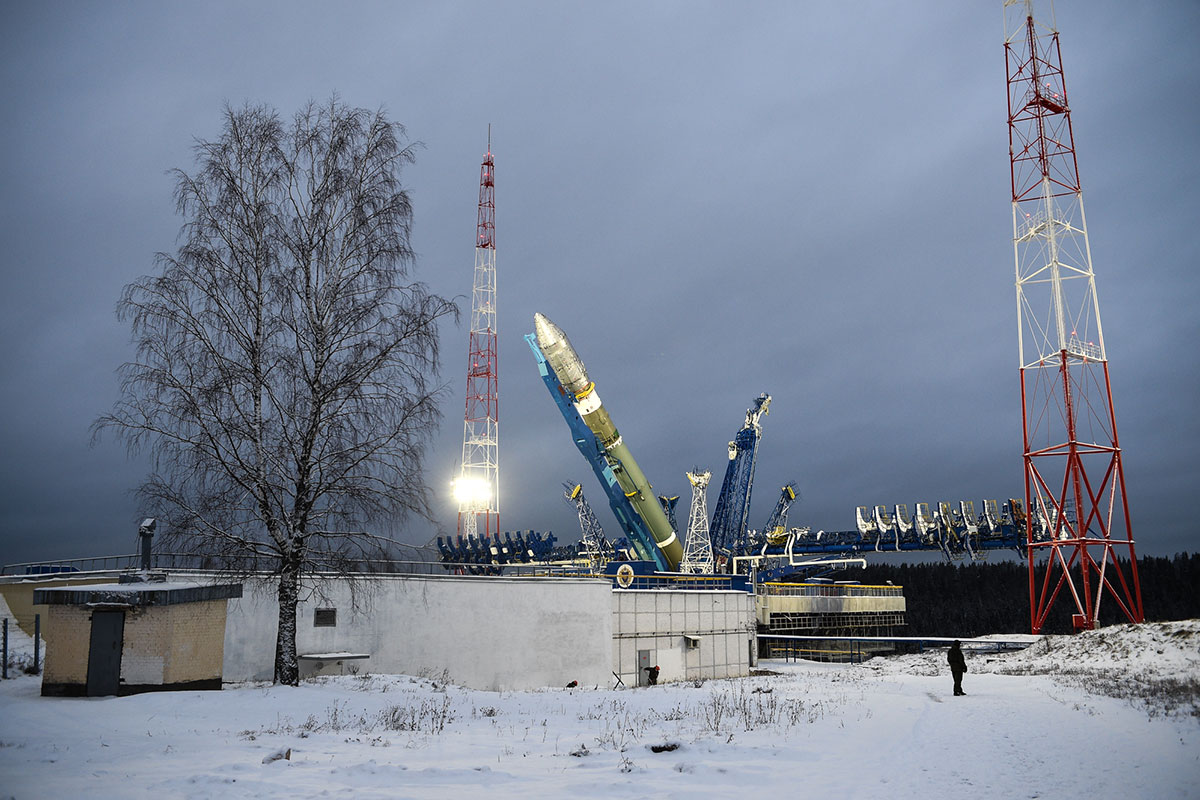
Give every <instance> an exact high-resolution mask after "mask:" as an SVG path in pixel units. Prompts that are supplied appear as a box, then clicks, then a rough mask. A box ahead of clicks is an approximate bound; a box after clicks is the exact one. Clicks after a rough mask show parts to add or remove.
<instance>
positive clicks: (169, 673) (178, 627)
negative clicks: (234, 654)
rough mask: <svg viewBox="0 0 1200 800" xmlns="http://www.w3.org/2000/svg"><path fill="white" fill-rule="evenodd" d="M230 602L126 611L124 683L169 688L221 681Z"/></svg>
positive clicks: (123, 663) (122, 679)
mask: <svg viewBox="0 0 1200 800" xmlns="http://www.w3.org/2000/svg"><path fill="white" fill-rule="evenodd" d="M226 602H227V601H225V600H208V601H205V602H200V603H180V604H178V605H170V606H150V607H147V608H135V609H130V610H129V611H127V612H126V614H125V642H124V645H123V647H122V649H121V682H122V683H124V684H126V685H128V686H161V685H168V686H169V685H174V684H181V683H189V682H192V681H201V680H211V679H213V678H220V677H221V664H222V662H223V660H224V655H225V607H226Z"/></svg>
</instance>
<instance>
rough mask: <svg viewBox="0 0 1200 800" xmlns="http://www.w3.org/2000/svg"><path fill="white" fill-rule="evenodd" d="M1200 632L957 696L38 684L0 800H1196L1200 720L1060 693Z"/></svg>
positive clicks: (788, 681) (935, 678)
mask: <svg viewBox="0 0 1200 800" xmlns="http://www.w3.org/2000/svg"><path fill="white" fill-rule="evenodd" d="M1179 631H1184V633H1178V632H1179ZM1198 631H1200V624H1198V623H1195V622H1192V623H1174V624H1172V626H1149V625H1147V626H1137V627H1132V628H1112V629H1107V630H1106V631H1102V632H1097V633H1096V634H1086V635H1080V636H1076V637H1073V638H1071V639H1069V640H1068V639H1059V638H1057V637H1055V638H1051V639H1050V646H1049V649H1048V651H1046V645H1045V642H1044V641H1042V642H1039V643H1038V644H1035V645H1034V647H1033V648H1031V649H1030V650H1027V651H1024V652H1021V653H1009V654H1003V655H996V654H992V655H983V654H973V653H972V652H971V651H970V647H971V645H970V644H969V643H968V645H967V651H968V652H967V657H968V662H969V664H970V669H971V671H970V672H969V673H968V675H967V680H966V682H965V686H966V690H967V692H968V695H967V696H966V697H962V698H956V697H953V696H952V695H951V691H950V689H951V681H950V677H949V675H948V673H947V670H946V668H945V664H944V658H945V653H944V651H933V652H930V653H926V654H922V655H914V656H904V657H899V658H894V659H874V660H872V661H870V662H868V663H867V664H864V665H857V666H835V665H819V664H798V665H797V664H785V663H782V662H764V664H763V665H762V666H763V667H764V669H766V670H770V671H772V672H774V673H776V674H769V675H760V676H756V677H753V678H748V679H742V680H730V681H708V682H706V683H704V684H703V685H701V686H694V685H692V684H690V683H678V684H668V685H663V686H658V687H652V688H647V689H626V690H610V689H607V688H605V687H600V688H591V687H585V688H579V689H569V690H568V689H553V690H544V691H537V692H514V693H492V692H482V691H469V690H464V689H460V688H458V687H455V686H446V685H443V684H442V683H440V682H438V681H434V680H429V679H428V678H422V679H419V678H409V677H403V676H399V677H398V676H365V677H346V678H334V679H326V680H324V681H322V682H316V683H309V684H305V685H304V686H301V687H300V688H297V689H292V688H280V687H271V686H242V687H238V688H228V689H226V690H224V691H221V692H210V693H160V694H144V695H138V696H133V697H125V698H98V699H63V698H41V697H40V696H38V690H39V684H38V679H37V678H36V677H28V676H22V677H21V678H19V679H16V680H11V681H7V682H5V683H3V684H0V798H2V797H8V796H12V797H16V798H33V797H84V796H87V797H100V798H104V797H112V798H142V797H145V798H169V797H197V798H203V797H280V798H283V797H318V796H324V795H331V796H351V795H352V796H354V797H355V798H375V797H380V798H382V797H412V798H430V797H454V798H458V797H462V796H464V795H466V794H468V793H470V794H471V795H474V796H477V797H480V798H483V797H487V798H492V797H497V798H509V797H512V798H517V797H520V798H528V797H534V796H536V797H546V798H557V797H572V798H584V799H585V800H586V799H587V798H602V797H603V798H608V797H655V798H658V797H662V798H674V797H677V798H688V799H689V800H692V799H693V798H705V797H731V798H732V797H742V796H744V795H746V794H747V793H749V792H753V793H756V794H757V793H763V792H769V793H774V794H776V795H779V796H789V797H791V796H797V795H801V794H804V795H810V794H815V795H817V796H821V795H827V796H837V797H839V798H855V797H864V798H865V797H886V798H889V799H893V798H894V799H897V800H899V799H902V798H918V797H919V798H922V799H923V800H927V798H929V797H941V796H952V797H972V796H977V795H979V794H982V793H984V792H986V793H987V796H989V797H995V798H1007V797H1047V798H1050V797H1053V798H1071V797H1102V798H1103V797H1114V798H1135V797H1183V798H1187V797H1200V746H1198V745H1200V717H1196V716H1194V715H1191V714H1189V712H1188V710H1187V708H1185V707H1180V708H1177V710H1176V711H1174V712H1173V713H1163V712H1162V711H1161V710H1159V711H1154V712H1153V713H1148V707H1147V706H1146V705H1144V704H1143V703H1141V702H1140V701H1137V700H1136V699H1135V700H1134V701H1130V700H1128V699H1124V698H1114V697H1108V696H1105V695H1103V694H1096V693H1094V692H1093V691H1091V690H1090V689H1088V688H1086V686H1085V685H1083V684H1080V683H1079V682H1078V681H1076V682H1075V683H1070V682H1064V680H1063V678H1062V677H1061V676H1062V675H1064V674H1066V673H1068V672H1069V671H1070V670H1077V671H1078V670H1079V669H1083V668H1084V667H1086V666H1088V665H1091V666H1095V667H1098V668H1103V670H1104V673H1105V674H1124V675H1126V676H1142V675H1150V676H1152V677H1154V676H1158V677H1154V679H1155V680H1157V679H1159V678H1163V679H1167V678H1171V677H1173V676H1171V675H1170V674H1169V672H1170V670H1168V669H1167V668H1166V667H1165V666H1164V665H1168V664H1169V665H1173V667H1172V668H1173V669H1175V670H1179V669H1182V670H1185V671H1186V675H1187V676H1188V677H1190V679H1191V681H1192V685H1193V686H1195V683H1196V679H1197V678H1200V670H1198V669H1197V660H1196V659H1197V653H1196V645H1197V643H1200V640H1198V639H1197V638H1196V636H1197V635H1198V634H1197V632H1198ZM1160 648H1161V649H1162V650H1163V652H1162V653H1158V652H1157V651H1158V649H1160ZM1043 651H1046V652H1043ZM989 659H990V660H989ZM1076 674H1077V673H1076ZM1140 679H1141V678H1139V680H1140ZM1193 707H1194V706H1193ZM655 748H658V749H660V750H661V752H655ZM285 756H287V757H285Z"/></svg>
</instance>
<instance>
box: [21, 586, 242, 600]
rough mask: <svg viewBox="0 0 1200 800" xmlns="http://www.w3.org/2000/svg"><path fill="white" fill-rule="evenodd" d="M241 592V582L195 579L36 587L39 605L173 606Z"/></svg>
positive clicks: (225, 596)
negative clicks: (208, 581)
mask: <svg viewBox="0 0 1200 800" xmlns="http://www.w3.org/2000/svg"><path fill="white" fill-rule="evenodd" d="M241 596H242V585H241V584H240V583H197V582H195V581H187V582H185V581H171V582H169V583H167V582H158V583H155V582H146V583H93V584H89V585H85V586H64V587H61V588H57V589H34V590H33V602H34V604H35V605H43V604H44V605H51V606H94V605H109V606H171V605H178V604H180V603H201V602H204V601H206V600H227V599H229V598H231V597H241Z"/></svg>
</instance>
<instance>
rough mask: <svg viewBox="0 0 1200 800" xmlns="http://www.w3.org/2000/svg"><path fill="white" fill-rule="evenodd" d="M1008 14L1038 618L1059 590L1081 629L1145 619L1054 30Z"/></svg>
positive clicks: (1009, 5) (1032, 577)
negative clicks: (1110, 612) (1104, 613)
mask: <svg viewBox="0 0 1200 800" xmlns="http://www.w3.org/2000/svg"><path fill="white" fill-rule="evenodd" d="M1004 17H1005V41H1004V49H1005V54H1006V60H1007V64H1008V132H1009V153H1010V156H1011V162H1012V209H1013V252H1014V255H1015V259H1016V287H1017V320H1018V333H1017V335H1018V349H1019V353H1020V371H1021V398H1022V403H1023V409H1022V424H1023V430H1024V451H1023V452H1024V460H1025V508H1026V510H1027V514H1026V541H1027V542H1028V545H1029V548H1028V553H1029V602H1030V616H1031V622H1032V628H1033V632H1034V633H1039V632H1040V631H1041V629H1042V626H1043V625H1044V624H1045V622H1046V619H1047V617H1048V615H1049V612H1050V608H1051V607H1052V606H1053V604H1054V602H1055V600H1056V599H1058V598H1059V597H1060V596H1068V597H1070V599H1071V602H1072V603H1074V606H1075V612H1074V617H1073V618H1074V623H1075V627H1076V628H1079V629H1091V628H1094V627H1095V626H1096V623H1097V620H1098V617H1099V614H1100V606H1101V600H1102V599H1103V598H1110V599H1111V601H1112V602H1113V603H1115V604H1116V606H1117V607H1118V609H1119V610H1120V613H1121V614H1122V615H1123V616H1124V617H1125V618H1126V619H1128V620H1129V621H1131V622H1141V621H1142V619H1143V612H1142V595H1141V587H1140V586H1139V584H1138V575H1137V561H1136V557H1135V554H1134V546H1133V545H1134V543H1133V528H1132V525H1131V523H1130V519H1129V506H1128V502H1127V500H1126V495H1125V473H1124V469H1123V467H1122V462H1121V447H1120V445H1119V443H1118V440H1117V421H1116V416H1115V413H1114V411H1113V402H1112V387H1111V384H1110V383H1109V373H1108V356H1107V351H1106V349H1105V344H1104V331H1103V328H1102V327H1101V325H1100V303H1099V301H1098V300H1097V297H1096V277H1095V274H1094V273H1093V271H1092V255H1091V248H1090V246H1089V245H1088V235H1087V224H1086V221H1085V218H1084V213H1083V193H1082V190H1081V189H1080V184H1079V172H1078V163H1077V161H1076V157H1075V141H1074V136H1073V134H1072V129H1071V109H1070V105H1069V104H1068V102H1067V89H1066V83H1065V82H1064V78H1063V68H1062V53H1061V50H1060V48H1059V41H1058V31H1057V29H1056V27H1055V25H1054V22H1053V11H1051V14H1050V17H1049V22H1048V23H1047V21H1046V20H1045V19H1035V18H1034V14H1033V2H1032V0H1005V3H1004ZM1041 556H1045V558H1040V557H1041ZM1118 556H1125V557H1126V558H1127V559H1128V563H1127V564H1126V565H1122V564H1121V563H1120V562H1119V561H1118V560H1117V557H1118ZM1042 562H1044V563H1042Z"/></svg>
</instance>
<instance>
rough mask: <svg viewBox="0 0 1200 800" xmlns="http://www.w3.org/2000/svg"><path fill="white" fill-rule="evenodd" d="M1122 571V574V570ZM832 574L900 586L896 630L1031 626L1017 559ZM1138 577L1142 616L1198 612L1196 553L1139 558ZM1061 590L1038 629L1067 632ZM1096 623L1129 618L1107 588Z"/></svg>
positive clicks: (1024, 629) (958, 632) (978, 632)
mask: <svg viewBox="0 0 1200 800" xmlns="http://www.w3.org/2000/svg"><path fill="white" fill-rule="evenodd" d="M1122 566H1123V567H1127V566H1128V562H1127V561H1123V562H1122ZM1038 575H1039V578H1040V577H1041V576H1042V575H1044V573H1043V572H1041V571H1039V573H1038ZM1125 575H1126V579H1127V580H1128V579H1129V571H1128V569H1125ZM836 578H837V579H849V580H856V581H859V582H860V583H864V584H885V583H887V582H888V581H891V582H892V583H894V584H896V585H897V586H903V587H904V597H905V599H906V600H907V608H908V610H907V613H906V615H905V619H906V621H907V623H908V624H907V626H906V627H905V628H903V629H902V635H906V636H956V637H963V638H966V637H970V636H982V635H984V634H989V633H1028V632H1029V630H1030V620H1029V567H1028V565H1027V564H1026V563H1025V562H1023V561H1004V562H998V563H988V562H982V563H969V562H968V563H961V564H957V563H956V564H948V563H932V564H896V565H886V564H872V565H870V566H868V567H867V568H866V569H865V570H852V571H847V572H843V573H841V574H839V575H837V576H836ZM1138 578H1139V580H1140V582H1141V587H1142V605H1143V608H1144V610H1145V615H1146V621H1147V622H1163V621H1168V620H1181V619H1195V618H1200V553H1179V554H1177V555H1176V556H1175V557H1174V558H1159V557H1149V558H1147V557H1141V558H1139V559H1138ZM1039 589H1040V586H1039ZM1067 591H1068V590H1067V589H1066V588H1065V587H1064V589H1063V591H1062V592H1060V593H1059V596H1058V599H1057V600H1056V601H1055V603H1054V606H1053V607H1052V609H1051V611H1050V617H1049V618H1048V619H1047V622H1046V625H1045V627H1044V628H1043V629H1042V633H1071V631H1072V627H1071V615H1072V614H1073V613H1074V612H1075V604H1074V602H1072V600H1071V598H1070V596H1069V595H1068V594H1067ZM1100 621H1101V623H1102V624H1104V625H1111V624H1116V623H1120V622H1126V621H1127V619H1126V618H1125V615H1124V614H1122V613H1121V610H1120V609H1119V608H1118V607H1117V605H1116V603H1114V602H1113V598H1112V596H1111V594H1109V593H1108V592H1105V595H1104V597H1103V599H1102V600H1101V603H1100ZM898 633H900V631H898Z"/></svg>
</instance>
